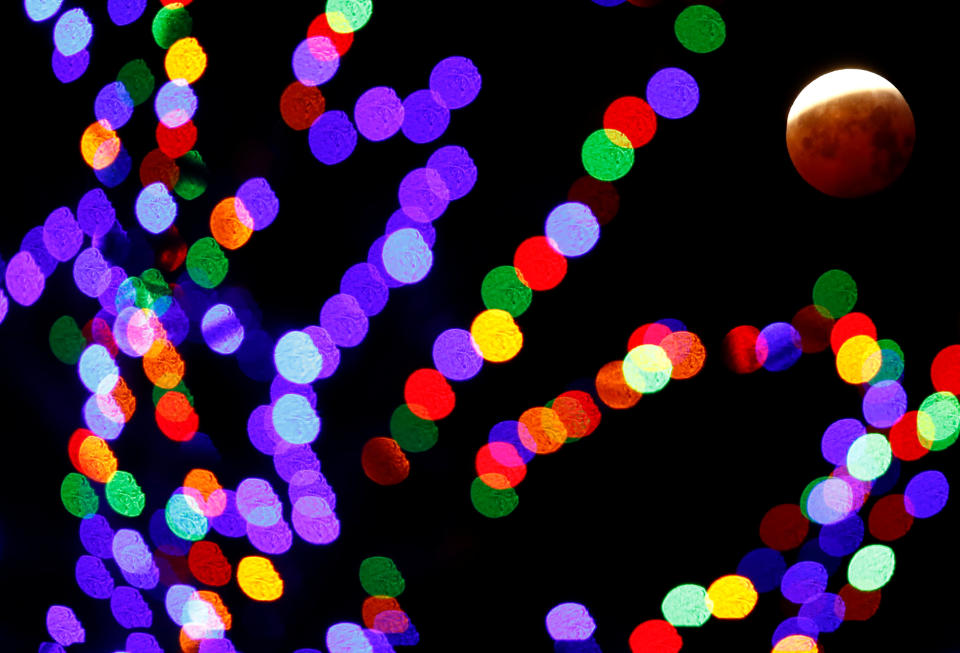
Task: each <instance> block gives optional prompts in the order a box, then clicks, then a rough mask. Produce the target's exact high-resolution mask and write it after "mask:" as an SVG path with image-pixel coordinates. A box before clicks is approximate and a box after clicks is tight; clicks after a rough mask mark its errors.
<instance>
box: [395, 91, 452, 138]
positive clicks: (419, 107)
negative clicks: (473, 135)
mask: <svg viewBox="0 0 960 653" xmlns="http://www.w3.org/2000/svg"><path fill="white" fill-rule="evenodd" d="M449 124H450V110H449V109H448V108H447V107H446V106H444V102H443V98H442V97H441V96H440V94H439V93H436V92H435V91H430V90H421V91H414V92H413V93H411V94H410V95H408V96H407V97H406V98H405V99H404V101H403V124H402V125H401V126H400V129H401V130H403V135H404V136H406V137H407V139H408V140H409V141H410V142H412V143H418V144H423V143H429V142H431V141H435V140H437V139H438V138H440V137H441V136H443V133H444V132H445V131H447V126H448V125H449Z"/></svg>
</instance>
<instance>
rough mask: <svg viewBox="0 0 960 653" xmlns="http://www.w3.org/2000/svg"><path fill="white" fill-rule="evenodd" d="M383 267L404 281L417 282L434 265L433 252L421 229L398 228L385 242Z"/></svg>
mask: <svg viewBox="0 0 960 653" xmlns="http://www.w3.org/2000/svg"><path fill="white" fill-rule="evenodd" d="M383 267H384V268H385V269H386V271H387V274H389V275H390V276H391V277H393V278H394V279H396V280H397V281H400V282H403V283H417V282H418V281H420V280H421V279H423V278H424V277H426V276H427V274H428V273H429V272H430V268H431V267H433V252H432V251H431V250H430V247H429V246H428V245H427V243H426V242H424V240H423V235H422V234H421V233H420V231H419V230H417V229H413V228H406V229H398V230H397V231H394V232H393V233H392V234H390V235H389V236H387V239H386V241H385V242H384V243H383Z"/></svg>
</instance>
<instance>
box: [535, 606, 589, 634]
mask: <svg viewBox="0 0 960 653" xmlns="http://www.w3.org/2000/svg"><path fill="white" fill-rule="evenodd" d="M546 622H547V632H548V633H549V634H550V637H552V638H553V639H554V641H562V640H573V641H582V640H585V639H589V638H590V636H591V635H593V633H594V631H595V630H596V629H597V624H596V622H595V621H594V620H593V617H592V616H590V611H589V610H587V608H586V606H585V605H582V604H580V603H561V604H559V605H556V606H554V607H553V608H551V609H550V612H548V613H547V619H546Z"/></svg>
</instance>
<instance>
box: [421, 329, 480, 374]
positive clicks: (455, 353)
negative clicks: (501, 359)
mask: <svg viewBox="0 0 960 653" xmlns="http://www.w3.org/2000/svg"><path fill="white" fill-rule="evenodd" d="M433 364H434V365H435V366H436V367H437V370H439V371H440V373H441V374H443V375H444V376H445V377H447V378H448V379H450V380H451V381H466V380H467V379H471V378H473V377H474V376H476V375H477V374H478V373H479V372H480V368H481V367H483V355H482V354H481V353H480V350H479V348H478V347H477V344H476V343H475V342H474V341H473V336H471V335H470V332H469V331H466V330H464V329H447V330H446V331H444V332H443V333H441V334H440V335H439V336H437V339H436V340H434V342H433Z"/></svg>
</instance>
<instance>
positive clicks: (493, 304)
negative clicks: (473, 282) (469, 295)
mask: <svg viewBox="0 0 960 653" xmlns="http://www.w3.org/2000/svg"><path fill="white" fill-rule="evenodd" d="M480 297H481V298H482V299H483V305H484V306H486V307H487V308H488V309H494V308H499V309H501V310H504V311H506V312H507V313H509V314H510V315H512V316H513V317H519V316H520V315H522V314H523V312H524V311H526V310H527V309H528V308H530V302H531V301H533V289H531V288H530V286H528V285H526V284H525V283H523V282H522V281H520V277H519V276H517V268H515V267H513V266H512V265H501V266H500V267H496V268H493V269H492V270H490V271H489V272H487V276H485V277H484V278H483V283H482V284H481V286H480Z"/></svg>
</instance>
